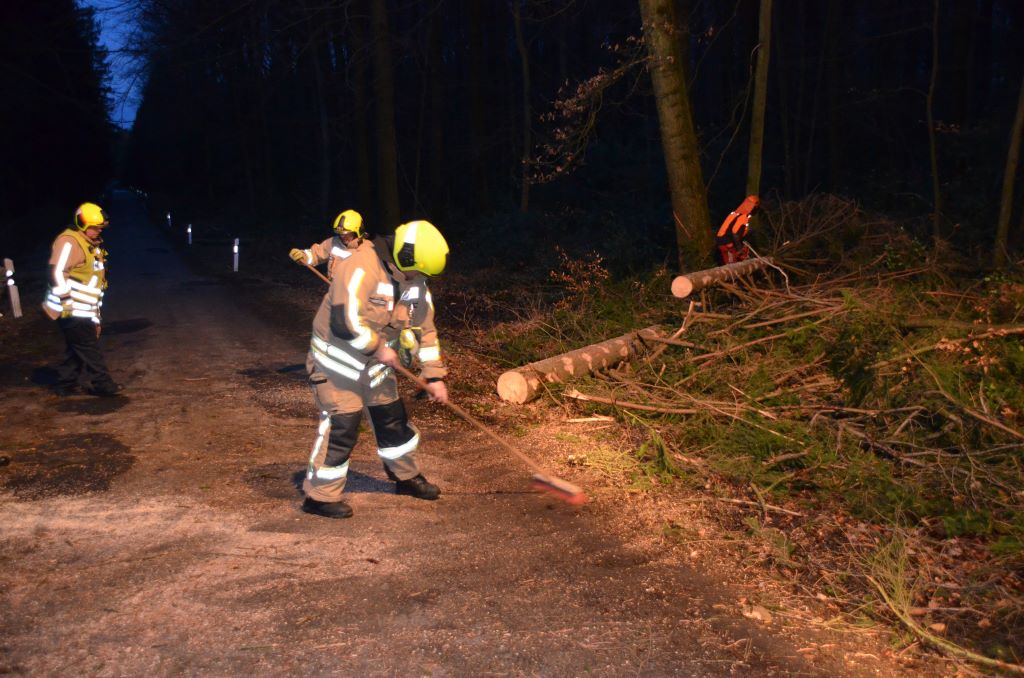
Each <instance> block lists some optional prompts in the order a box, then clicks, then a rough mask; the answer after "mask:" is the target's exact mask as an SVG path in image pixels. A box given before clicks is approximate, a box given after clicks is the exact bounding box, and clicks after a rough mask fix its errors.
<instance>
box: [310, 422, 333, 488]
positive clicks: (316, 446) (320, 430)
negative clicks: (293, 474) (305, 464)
mask: <svg viewBox="0 0 1024 678" xmlns="http://www.w3.org/2000/svg"><path fill="white" fill-rule="evenodd" d="M330 430H331V415H329V414H327V413H326V412H321V413H320V426H319V427H317V430H316V442H315V443H313V451H312V452H310V454H309V468H308V469H307V470H306V478H309V479H310V480H312V479H313V473H314V472H315V470H316V469H315V468H314V467H315V465H316V455H317V453H318V452H319V451H320V448H321V447H323V446H324V438H325V437H326V436H327V432H328V431H330Z"/></svg>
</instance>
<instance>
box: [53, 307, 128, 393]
mask: <svg viewBox="0 0 1024 678" xmlns="http://www.w3.org/2000/svg"><path fill="white" fill-rule="evenodd" d="M57 326H58V327H60V331H61V333H62V334H63V335H64V341H65V342H66V343H67V349H66V350H65V352H64V362H62V363H61V364H60V365H58V366H57V386H59V387H64V388H68V387H72V386H79V385H81V386H83V387H85V388H89V389H104V388H109V387H111V386H113V384H114V380H113V379H111V378H110V371H109V370H108V369H107V363H106V361H104V360H103V354H102V353H101V352H100V344H99V339H98V338H97V337H96V323H94V322H93V321H92V320H90V319H88V318H58V319H57Z"/></svg>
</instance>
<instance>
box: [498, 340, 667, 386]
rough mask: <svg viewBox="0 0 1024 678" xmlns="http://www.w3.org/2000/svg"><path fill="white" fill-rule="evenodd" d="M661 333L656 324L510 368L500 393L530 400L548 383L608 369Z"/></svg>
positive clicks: (501, 380) (501, 383)
mask: <svg viewBox="0 0 1024 678" xmlns="http://www.w3.org/2000/svg"><path fill="white" fill-rule="evenodd" d="M660 334H661V330H660V329H659V328H658V326H657V325H654V326H652V327H647V328H645V329H642V330H639V331H637V332H630V333H629V334H624V335H622V336H621V337H616V338H614V339H609V340H607V341H603V342H601V343H599V344H592V345H590V346H584V347H583V348H579V349H576V350H575V351H569V352H568V353H563V354H561V355H556V356H554V357H552V358H545V359H544V360H538V361H537V362H534V363H530V364H529V365H524V366H522V367H519V368H516V369H514V370H509V371H508V372H505V373H504V374H502V375H501V377H499V378H498V395H499V396H500V397H501V399H502V400H505V401H507V402H511V403H516V404H522V403H525V402H529V401H530V400H533V399H534V398H536V397H537V395H538V394H539V393H540V391H541V389H542V387H543V385H544V384H545V383H561V382H566V381H569V380H570V379H572V378H573V377H580V376H584V375H588V374H593V373H594V372H596V371H598V370H604V369H608V368H609V367H612V366H614V365H617V364H618V363H620V362H622V361H623V360H626V359H627V358H629V357H630V356H631V355H633V354H635V353H636V350H637V347H638V343H639V340H640V339H642V338H643V337H644V336H651V335H654V336H660Z"/></svg>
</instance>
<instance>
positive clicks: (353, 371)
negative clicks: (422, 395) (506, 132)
mask: <svg viewBox="0 0 1024 678" xmlns="http://www.w3.org/2000/svg"><path fill="white" fill-rule="evenodd" d="M348 253H349V256H347V257H343V258H339V259H338V260H335V261H334V263H333V264H332V266H333V269H332V271H331V272H332V274H333V275H332V279H331V286H330V288H329V290H328V292H327V294H326V295H325V296H324V298H323V301H322V302H321V304H320V308H319V309H318V311H317V313H316V317H315V318H314V319H313V336H312V340H311V344H310V349H309V354H308V356H307V359H306V369H307V371H308V372H309V380H310V384H311V385H312V388H313V400H314V402H315V404H316V407H317V410H318V411H319V412H320V426H319V428H318V430H317V438H316V442H315V443H314V445H313V450H312V453H311V454H310V458H309V467H308V469H307V472H306V477H305V480H304V482H303V485H302V489H303V492H305V494H306V498H305V500H304V502H303V504H302V510H303V511H305V512H306V513H312V514H316V515H320V516H325V517H327V518H347V517H349V516H351V515H352V509H351V507H349V505H348V504H347V503H345V502H344V501H343V500H342V492H343V490H344V489H345V480H346V477H347V475H348V467H349V457H350V456H351V454H352V449H353V447H355V444H356V439H357V437H358V434H359V423H360V421H361V419H362V414H363V409H364V408H366V410H367V412H368V413H369V417H370V423H371V424H372V427H373V433H374V436H375V437H376V441H377V454H378V455H379V457H380V459H381V461H382V462H383V464H384V469H385V472H386V473H387V475H388V477H389V478H390V479H392V480H394V481H395V483H396V492H397V493H398V494H406V495H411V496H413V497H416V498H419V499H430V500H432V499H437V498H438V497H439V496H440V494H441V491H440V489H439V488H438V487H437V486H436V485H434V484H432V483H430V482H428V481H427V479H426V478H424V477H423V474H422V473H421V472H420V468H419V465H418V464H417V463H416V457H415V452H416V448H417V446H418V445H419V441H420V437H419V433H418V432H417V430H416V428H415V427H414V426H412V425H411V424H410V423H409V421H408V418H407V416H406V412H405V406H404V405H403V404H402V401H401V399H400V398H399V396H398V385H397V383H396V380H395V374H394V370H395V367H398V366H400V364H401V363H400V362H399V360H400V359H399V355H398V352H397V350H396V349H399V348H401V349H402V350H403V351H405V352H408V354H409V355H411V356H413V357H416V358H418V359H419V362H420V364H421V366H422V370H421V373H420V376H421V378H422V380H423V382H424V384H423V386H424V388H425V389H426V391H427V394H428V395H429V396H430V398H431V399H432V400H435V401H437V402H441V403H447V402H448V389H447V387H446V386H445V383H444V381H443V378H444V377H445V375H446V374H447V370H446V368H445V367H444V364H443V363H442V361H441V349H440V345H439V343H438V339H437V330H436V329H435V327H434V305H433V300H432V298H431V295H430V290H429V289H428V287H427V279H428V277H429V276H434V275H438V274H440V273H441V272H442V271H443V270H444V268H445V264H446V263H447V257H448V244H447V242H445V239H444V237H443V236H442V235H441V233H440V232H439V231H438V230H437V229H436V228H435V227H434V226H433V225H432V224H431V223H430V222H427V221H411V222H409V223H406V224H402V225H401V226H399V227H398V228H397V229H396V230H395V234H394V236H393V237H389V238H377V239H375V241H374V242H373V243H370V242H369V241H361V242H360V243H359V244H358V246H357V247H356V248H355V249H350V250H348ZM301 263H305V262H301ZM400 342H401V343H400Z"/></svg>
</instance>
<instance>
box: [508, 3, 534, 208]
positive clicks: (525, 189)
mask: <svg viewBox="0 0 1024 678" xmlns="http://www.w3.org/2000/svg"><path fill="white" fill-rule="evenodd" d="M520 1H521V0H512V22H513V26H514V27H515V33H516V49H518V50H519V66H520V69H521V70H522V78H523V80H522V84H523V87H522V96H523V105H522V111H523V120H522V123H523V152H522V155H521V156H520V168H519V178H520V181H521V182H522V186H521V189H520V191H519V211H520V212H526V211H528V210H529V209H530V181H529V178H528V177H527V168H528V167H529V165H528V162H529V160H530V146H531V145H532V143H533V142H532V140H531V138H530V118H531V117H532V114H531V113H530V52H529V49H528V48H527V46H526V40H525V39H524V38H523V17H522V13H521V10H520V8H519V3H520Z"/></svg>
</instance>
